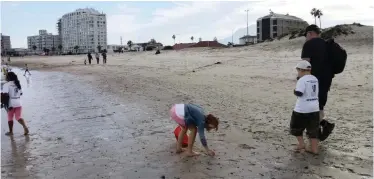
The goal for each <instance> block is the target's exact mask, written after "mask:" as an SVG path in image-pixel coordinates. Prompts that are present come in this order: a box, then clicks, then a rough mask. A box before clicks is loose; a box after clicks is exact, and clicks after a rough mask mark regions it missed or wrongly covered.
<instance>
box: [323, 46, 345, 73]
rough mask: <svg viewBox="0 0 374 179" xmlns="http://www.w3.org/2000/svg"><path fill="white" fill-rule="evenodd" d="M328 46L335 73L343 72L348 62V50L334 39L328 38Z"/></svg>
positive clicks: (329, 57)
mask: <svg viewBox="0 0 374 179" xmlns="http://www.w3.org/2000/svg"><path fill="white" fill-rule="evenodd" d="M326 47H327V55H328V59H329V61H330V62H331V68H332V72H333V74H339V73H341V72H343V71H344V68H345V64H346V62H347V52H346V51H345V50H344V49H343V48H342V47H341V46H340V45H339V44H338V43H336V42H335V41H334V39H329V40H327V41H326Z"/></svg>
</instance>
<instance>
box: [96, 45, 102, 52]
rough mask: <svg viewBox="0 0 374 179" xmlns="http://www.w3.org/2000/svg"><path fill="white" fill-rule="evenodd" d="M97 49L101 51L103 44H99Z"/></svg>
mask: <svg viewBox="0 0 374 179" xmlns="http://www.w3.org/2000/svg"><path fill="white" fill-rule="evenodd" d="M97 50H98V51H99V53H100V52H101V45H98V46H97Z"/></svg>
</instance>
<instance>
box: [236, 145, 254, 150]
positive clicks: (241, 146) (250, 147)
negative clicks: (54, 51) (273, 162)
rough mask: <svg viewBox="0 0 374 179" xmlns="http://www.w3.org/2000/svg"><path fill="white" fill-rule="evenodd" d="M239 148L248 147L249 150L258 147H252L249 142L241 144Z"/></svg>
mask: <svg viewBox="0 0 374 179" xmlns="http://www.w3.org/2000/svg"><path fill="white" fill-rule="evenodd" d="M239 148H242V149H248V150H252V149H256V147H252V146H249V145H247V144H239Z"/></svg>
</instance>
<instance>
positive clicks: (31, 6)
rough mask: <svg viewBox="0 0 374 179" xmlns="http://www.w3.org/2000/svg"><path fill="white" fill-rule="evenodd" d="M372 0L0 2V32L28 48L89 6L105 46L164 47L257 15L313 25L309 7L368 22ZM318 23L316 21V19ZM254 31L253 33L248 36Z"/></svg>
mask: <svg viewBox="0 0 374 179" xmlns="http://www.w3.org/2000/svg"><path fill="white" fill-rule="evenodd" d="M373 2H374V1H370V0H367V1H366V0H356V1H347V0H313V1H306V0H263V1H261V0H258V1H241V2H230V1H227V2H219V1H215V2H212V1H210V2H208V1H206V2H201V1H199V2H198V1H195V2H178V1H174V2H67V1H66V2H52V1H50V2H3V1H2V2H1V31H2V33H3V34H4V35H9V36H10V37H11V43H12V47H13V48H17V47H27V41H26V40H27V36H30V35H37V34H38V30H39V29H46V30H47V31H48V32H51V33H53V34H57V30H56V22H57V19H58V18H59V17H61V16H62V15H63V14H65V13H68V12H72V11H75V10H76V9H78V8H85V7H90V8H94V9H97V10H99V11H100V12H104V13H106V14H107V24H108V27H107V28H108V44H120V36H122V37H123V44H126V42H127V41H128V40H132V41H133V42H144V41H149V40H150V39H151V38H155V39H156V41H160V42H161V43H163V44H164V45H168V44H170V45H171V44H173V39H172V38H171V37H172V35H173V34H176V36H177V38H176V42H190V41H191V40H190V37H191V36H194V37H195V39H196V40H197V39H198V38H199V37H201V38H202V39H203V40H213V38H214V37H217V38H218V39H223V38H226V37H228V36H231V33H232V31H233V30H235V29H238V28H243V27H245V26H246V23H247V22H246V18H247V17H246V12H245V9H249V25H251V24H255V22H256V19H257V18H259V17H261V16H265V15H267V14H269V9H271V10H272V11H273V12H275V13H281V14H286V13H289V14H290V15H294V16H298V17H300V18H303V19H304V20H306V21H307V22H308V23H314V18H313V17H312V16H311V15H310V10H311V9H312V8H313V7H316V8H319V9H321V10H322V11H323V13H324V15H323V16H322V19H321V20H322V27H327V26H332V25H336V24H341V23H353V22H360V23H363V24H367V25H373V21H374V18H373V12H374V5H373ZM318 24H319V23H318ZM251 35H255V34H251Z"/></svg>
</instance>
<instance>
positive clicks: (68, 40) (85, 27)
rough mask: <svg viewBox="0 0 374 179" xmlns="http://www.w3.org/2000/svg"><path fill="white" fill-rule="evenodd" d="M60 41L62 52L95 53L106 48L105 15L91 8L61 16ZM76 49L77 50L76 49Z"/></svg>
mask: <svg viewBox="0 0 374 179" xmlns="http://www.w3.org/2000/svg"><path fill="white" fill-rule="evenodd" d="M59 21H60V23H61V24H60V30H59V31H60V32H59V33H61V41H62V47H63V51H64V52H78V53H87V52H93V51H95V52H97V51H98V48H97V47H98V46H100V47H101V50H103V49H106V48H107V23H106V15H105V14H103V13H100V12H99V11H97V10H95V9H92V8H85V9H77V10H76V11H74V12H71V13H67V14H65V15H63V16H62V18H61V20H59ZM76 47H78V49H76Z"/></svg>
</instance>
